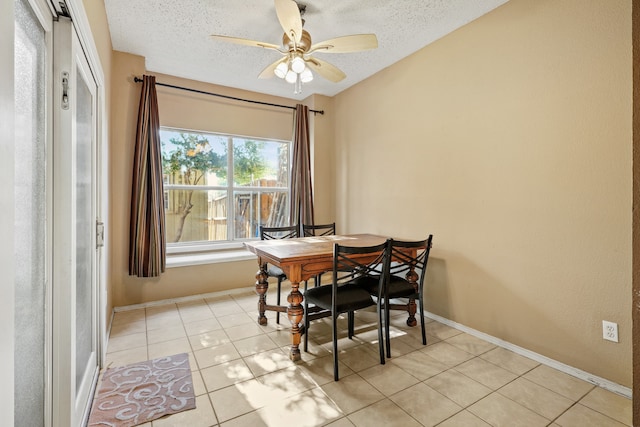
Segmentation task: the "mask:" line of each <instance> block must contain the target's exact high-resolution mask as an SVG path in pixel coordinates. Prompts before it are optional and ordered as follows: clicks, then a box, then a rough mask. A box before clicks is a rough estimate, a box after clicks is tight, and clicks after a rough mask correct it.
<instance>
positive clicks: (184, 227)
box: [160, 128, 291, 252]
mask: <svg viewBox="0 0 640 427" xmlns="http://www.w3.org/2000/svg"><path fill="white" fill-rule="evenodd" d="M160 140H161V143H162V173H163V180H164V193H165V201H164V203H165V220H166V229H167V248H168V252H172V251H180V249H184V250H189V251H191V250H208V249H215V248H225V247H229V245H224V243H230V242H234V241H242V240H247V239H256V238H259V227H260V226H261V225H267V226H270V227H277V226H283V225H288V223H289V170H290V164H291V160H290V157H291V154H290V147H291V143H290V142H288V141H271V140H264V139H258V138H244V137H238V136H232V135H220V134H212V133H204V132H195V131H184V130H178V129H170V128H161V129H160ZM231 246H233V245H231Z"/></svg>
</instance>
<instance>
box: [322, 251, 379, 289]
mask: <svg viewBox="0 0 640 427" xmlns="http://www.w3.org/2000/svg"><path fill="white" fill-rule="evenodd" d="M388 242H389V241H388V240H387V241H386V242H384V243H381V244H379V245H375V246H360V247H355V246H343V245H339V244H338V243H336V244H335V245H334V246H333V286H334V293H335V289H336V287H338V286H342V285H344V284H346V283H347V282H350V283H354V282H355V283H360V284H362V285H363V286H367V285H368V284H370V283H372V281H375V282H377V283H378V289H382V287H383V283H384V278H385V272H386V270H385V266H388V262H387V257H388V254H389V251H388V249H387V247H388Z"/></svg>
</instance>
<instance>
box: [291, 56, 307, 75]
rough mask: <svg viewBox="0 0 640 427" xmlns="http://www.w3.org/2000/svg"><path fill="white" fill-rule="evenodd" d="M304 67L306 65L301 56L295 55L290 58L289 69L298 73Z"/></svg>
mask: <svg viewBox="0 0 640 427" xmlns="http://www.w3.org/2000/svg"><path fill="white" fill-rule="evenodd" d="M305 68H306V66H305V64H304V59H302V58H301V57H299V56H296V57H294V58H293V59H292V60H291V70H292V71H293V72H294V73H298V74H300V73H301V72H303V71H304V69H305Z"/></svg>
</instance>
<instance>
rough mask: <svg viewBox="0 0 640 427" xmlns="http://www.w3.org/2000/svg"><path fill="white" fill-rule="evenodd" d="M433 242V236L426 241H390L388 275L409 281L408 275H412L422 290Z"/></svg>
mask: <svg viewBox="0 0 640 427" xmlns="http://www.w3.org/2000/svg"><path fill="white" fill-rule="evenodd" d="M432 241H433V235H432V234H430V235H429V237H428V238H427V239H425V240H418V241H410V242H409V241H403V240H394V239H389V248H388V251H389V256H388V257H387V268H386V273H387V274H388V275H391V276H400V277H402V278H403V279H404V278H406V279H409V277H407V274H412V275H414V277H413V279H414V280H415V282H417V283H418V285H419V287H420V289H422V286H423V284H424V277H425V274H426V272H427V262H428V261H429V253H430V251H431V244H432Z"/></svg>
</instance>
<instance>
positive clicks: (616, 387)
mask: <svg viewBox="0 0 640 427" xmlns="http://www.w3.org/2000/svg"><path fill="white" fill-rule="evenodd" d="M424 315H425V316H427V317H429V318H430V319H433V320H437V321H438V322H440V323H442V324H445V325H447V326H450V327H452V328H455V329H458V330H459V331H462V332H465V333H467V334H469V335H473V336H475V337H477V338H480V339H482V340H485V341H488V342H490V343H492V344H495V345H497V346H498V347H502V348H505V349H507V350H511V351H513V352H514V353H516V354H519V355H521V356H524V357H528V358H529V359H532V360H535V361H536V362H539V363H542V364H543V365H546V366H549V367H550V368H553V369H557V370H558V371H560V372H564V373H565V374H569V375H571V376H574V377H576V378H579V379H581V380H584V381H587V382H590V383H591V384H594V385H597V386H598V387H602V388H604V389H606V390H609V391H610V392H612V393H615V394H618V395H620V396H623V397H626V398H627V399H631V389H630V388H629V387H625V386H622V385H620V384H617V383H614V382H613V381H609V380H607V379H605V378H602V377H598V376H596V375H593V374H590V373H589V372H585V371H583V370H581V369H578V368H574V367H573V366H569V365H565V364H564V363H562V362H558V361H557V360H553V359H550V358H548V357H546V356H543V355H541V354H538V353H535V352H533V351H531V350H527V349H526V348H522V347H520V346H517V345H515V344H512V343H510V342H507V341H504V340H501V339H500V338H496V337H494V336H491V335H489V334H485V333H484V332H480V331H477V330H475V329H473V328H469V327H468V326H465V325H461V324H460V323H457V322H454V321H452V320H449V319H446V318H444V317H442V316H438V315H437V314H433V313H430V312H428V311H425V312H424Z"/></svg>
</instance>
